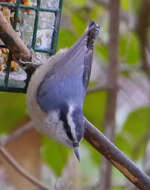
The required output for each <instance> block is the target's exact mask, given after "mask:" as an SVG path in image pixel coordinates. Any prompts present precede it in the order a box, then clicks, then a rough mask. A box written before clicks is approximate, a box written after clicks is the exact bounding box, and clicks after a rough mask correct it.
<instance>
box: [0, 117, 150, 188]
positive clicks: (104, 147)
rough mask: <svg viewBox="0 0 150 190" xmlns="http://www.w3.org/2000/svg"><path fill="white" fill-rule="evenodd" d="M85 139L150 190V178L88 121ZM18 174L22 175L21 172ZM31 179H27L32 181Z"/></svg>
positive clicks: (137, 182)
mask: <svg viewBox="0 0 150 190" xmlns="http://www.w3.org/2000/svg"><path fill="white" fill-rule="evenodd" d="M85 120H86V119H85ZM31 125H32V122H29V123H28V124H26V125H24V127H23V129H22V130H20V129H18V130H17V131H16V132H14V134H13V137H10V138H8V140H7V139H6V141H4V142H11V141H12V140H14V139H15V138H17V137H18V136H19V135H21V134H22V133H24V132H26V131H27V130H30V127H31ZM85 139H86V140H87V141H88V142H89V143H90V144H91V145H92V146H93V147H94V148H95V149H97V150H98V152H100V153H102V154H103V155H104V156H105V157H106V158H107V159H108V160H109V161H110V162H111V163H112V164H113V165H114V166H115V167H116V168H118V169H119V170H120V172H121V173H123V174H124V175H125V176H126V177H127V178H128V179H129V180H130V181H131V182H132V183H134V184H135V185H136V186H137V187H138V188H139V189H141V190H149V189H150V178H149V177H148V176H147V175H146V174H145V173H143V172H142V171H140V170H139V169H138V168H137V167H136V166H135V164H134V163H133V162H132V161H131V160H130V159H128V158H127V157H126V156H125V155H124V154H123V153H122V152H120V150H119V149H118V148H117V147H116V146H115V145H113V144H112V143H111V142H110V141H109V140H108V139H107V138H106V137H105V136H104V135H103V134H102V133H101V132H100V131H99V130H98V129H96V128H95V127H94V126H93V125H92V124H91V123H90V122H89V121H87V120H86V128H85ZM3 150H4V149H3V148H2V146H0V153H1V154H2V155H3V156H5V159H6V160H7V161H8V162H9V163H10V162H11V161H12V159H10V158H12V157H11V156H10V155H9V154H8V153H6V154H5V152H6V150H4V151H3ZM13 161H14V159H13ZM15 163H16V161H15ZM13 164H14V162H11V165H12V167H14V168H15V169H16V166H18V164H17V165H16V164H15V165H13ZM19 169H20V167H19ZM17 171H18V169H17ZM21 171H22V170H21ZM18 172H19V173H20V170H19V171H18ZM20 174H21V175H23V176H24V170H23V174H22V173H20ZM25 174H26V172H25ZM27 176H28V177H29V178H30V175H28V174H27ZM24 177H25V176H24ZM25 178H26V177H25ZM29 178H27V179H28V180H29V181H31V180H30V179H29ZM32 178H33V177H31V179H32ZM35 183H36V180H35V181H34V184H35ZM38 184H39V181H38V183H37V184H36V185H37V186H38ZM40 184H41V183H40ZM44 188H45V186H44ZM46 188H47V187H46ZM47 189H48V188H47ZM47 189H46V190H47Z"/></svg>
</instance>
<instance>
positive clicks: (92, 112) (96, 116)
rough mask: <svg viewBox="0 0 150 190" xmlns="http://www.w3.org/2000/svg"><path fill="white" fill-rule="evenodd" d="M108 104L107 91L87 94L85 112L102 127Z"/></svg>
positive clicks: (90, 119)
mask: <svg viewBox="0 0 150 190" xmlns="http://www.w3.org/2000/svg"><path fill="white" fill-rule="evenodd" d="M105 106H106V92H104V91H103V92H93V93H89V94H87V96H86V98H85V102H84V114H85V116H86V117H87V118H88V119H89V121H91V122H92V123H93V124H94V125H95V126H96V127H98V128H102V126H103V121H104V114H105Z"/></svg>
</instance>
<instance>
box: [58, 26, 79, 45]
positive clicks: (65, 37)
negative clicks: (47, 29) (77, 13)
mask: <svg viewBox="0 0 150 190" xmlns="http://www.w3.org/2000/svg"><path fill="white" fill-rule="evenodd" d="M76 40H77V38H76V37H75V36H74V35H73V34H72V32H71V31H69V30H67V29H61V30H60V32H59V43H58V49H61V48H69V47H71V46H72V45H73V44H74V42H75V41H76Z"/></svg>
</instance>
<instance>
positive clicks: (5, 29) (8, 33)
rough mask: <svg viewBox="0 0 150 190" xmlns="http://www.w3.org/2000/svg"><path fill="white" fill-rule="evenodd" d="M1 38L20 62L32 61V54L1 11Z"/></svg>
mask: <svg viewBox="0 0 150 190" xmlns="http://www.w3.org/2000/svg"><path fill="white" fill-rule="evenodd" d="M0 38H1V39H2V41H3V42H4V43H5V44H6V46H7V47H8V49H9V50H10V51H11V53H12V54H13V56H14V57H15V58H16V59H17V60H19V59H22V60H24V61H30V60H31V52H30V51H29V49H28V48H27V47H26V46H25V45H24V43H23V41H22V40H21V39H20V37H19V35H18V34H17V32H15V31H14V29H13V28H12V26H11V24H10V23H8V21H7V20H6V19H5V17H4V16H3V13H2V12H1V11H0Z"/></svg>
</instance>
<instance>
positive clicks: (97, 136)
mask: <svg viewBox="0 0 150 190" xmlns="http://www.w3.org/2000/svg"><path fill="white" fill-rule="evenodd" d="M85 123H86V128H85V139H86V140H87V141H88V142H89V143H90V144H91V145H92V146H93V147H94V148H95V149H96V150H97V151H98V152H100V153H101V154H103V155H104V156H105V158H107V160H108V161H109V162H111V163H112V165H114V166H115V167H116V168H118V170H119V171H120V172H121V173H122V174H123V175H124V176H125V177H127V178H128V179H129V180H130V181H131V182H132V183H133V184H135V186H136V187H138V188H139V189H140V190H150V178H149V177H148V176H147V175H146V174H145V173H144V172H142V171H141V170H140V169H138V168H137V167H136V165H135V164H134V162H132V161H131V160H130V159H129V158H127V156H125V155H124V154H123V153H122V152H120V150H119V149H118V148H117V147H116V146H115V145H114V144H113V143H112V142H111V141H109V140H108V139H107V138H106V137H105V136H104V135H103V134H102V133H101V132H100V131H99V130H98V129H97V128H96V127H94V126H93V125H92V124H91V123H90V122H89V121H88V120H87V119H85Z"/></svg>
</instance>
